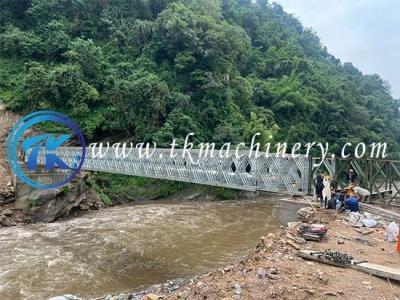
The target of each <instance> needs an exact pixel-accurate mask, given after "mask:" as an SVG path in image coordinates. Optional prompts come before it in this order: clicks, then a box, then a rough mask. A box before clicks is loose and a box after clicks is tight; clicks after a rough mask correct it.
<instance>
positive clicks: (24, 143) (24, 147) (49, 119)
mask: <svg viewBox="0 0 400 300" xmlns="http://www.w3.org/2000/svg"><path fill="white" fill-rule="evenodd" d="M54 125H56V126H57V128H60V127H61V128H62V127H64V128H65V129H67V131H68V132H69V133H68V134H65V133H63V134H55V133H41V134H39V135H35V136H31V135H32V132H33V129H35V127H36V128H39V129H40V128H46V127H47V128H48V126H54ZM40 126H41V127H40ZM64 128H63V129H64ZM40 131H42V130H40ZM63 131H65V130H63ZM73 139H75V140H76V141H77V142H79V146H80V148H79V150H80V151H79V152H78V153H79V154H76V155H75V156H74V157H69V158H68V159H62V158H61V157H60V156H59V154H57V149H58V148H60V147H62V146H63V145H65V143H66V142H68V141H71V140H73ZM21 154H22V155H25V159H20V158H21V157H20V155H21ZM85 154H86V144H85V139H84V137H83V134H82V132H81V130H80V129H79V127H78V126H77V125H76V124H75V123H74V122H73V121H72V120H71V119H69V118H68V117H67V116H66V115H64V114H61V113H59V112H55V111H38V112H34V113H31V114H29V115H27V116H25V117H23V118H22V119H20V120H19V121H18V122H17V124H16V125H15V126H14V128H13V129H12V131H11V133H10V135H9V137H8V140H7V159H8V163H9V165H10V169H11V170H12V172H13V173H14V174H15V175H16V176H17V177H18V178H19V179H20V180H21V181H23V182H24V183H26V184H28V185H30V186H32V187H34V188H37V189H52V188H57V187H61V186H63V185H65V184H67V183H68V182H70V181H71V180H73V179H74V178H75V177H76V175H77V174H78V173H79V171H80V169H81V167H82V165H83V162H84V160H85ZM40 165H42V166H43V168H44V169H45V170H46V171H52V170H54V169H60V170H62V174H63V176H60V178H62V179H61V180H60V181H59V182H55V183H54V182H52V183H46V182H43V181H41V180H40V179H38V178H36V179H33V178H32V174H35V173H32V172H36V173H37V171H38V170H39V168H40ZM36 177H37V176H36Z"/></svg>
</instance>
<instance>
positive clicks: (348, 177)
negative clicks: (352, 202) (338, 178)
mask: <svg viewBox="0 0 400 300" xmlns="http://www.w3.org/2000/svg"><path fill="white" fill-rule="evenodd" d="M356 180H357V173H356V172H354V170H353V169H350V170H349V172H348V173H347V174H346V182H347V183H349V184H354V182H355V181H356Z"/></svg>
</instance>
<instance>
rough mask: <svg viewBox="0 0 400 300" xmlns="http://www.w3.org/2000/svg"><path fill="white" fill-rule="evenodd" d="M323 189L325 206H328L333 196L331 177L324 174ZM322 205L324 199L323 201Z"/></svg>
mask: <svg viewBox="0 0 400 300" xmlns="http://www.w3.org/2000/svg"><path fill="white" fill-rule="evenodd" d="M322 183H323V186H324V188H323V190H322V200H323V204H324V208H327V207H328V201H329V200H330V199H331V198H332V189H331V178H330V177H329V176H324V180H323V182H322ZM321 206H322V201H321Z"/></svg>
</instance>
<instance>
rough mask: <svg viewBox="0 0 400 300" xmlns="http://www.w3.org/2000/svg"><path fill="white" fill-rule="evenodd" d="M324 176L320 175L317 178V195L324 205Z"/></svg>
mask: <svg viewBox="0 0 400 300" xmlns="http://www.w3.org/2000/svg"><path fill="white" fill-rule="evenodd" d="M323 182H324V176H323V174H322V173H319V174H318V176H317V177H316V178H315V182H314V184H315V194H316V196H317V201H321V205H322V190H323V188H324V183H323Z"/></svg>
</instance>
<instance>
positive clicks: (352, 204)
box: [345, 194, 360, 212]
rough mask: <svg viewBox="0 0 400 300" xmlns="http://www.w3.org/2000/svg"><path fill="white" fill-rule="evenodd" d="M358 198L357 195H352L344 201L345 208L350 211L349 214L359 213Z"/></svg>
mask: <svg viewBox="0 0 400 300" xmlns="http://www.w3.org/2000/svg"><path fill="white" fill-rule="evenodd" d="M358 201H359V198H358V196H357V195H355V194H353V195H351V196H350V197H349V198H348V199H347V200H346V201H345V208H346V209H348V210H350V212H358V211H360V207H359V205H358Z"/></svg>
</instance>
